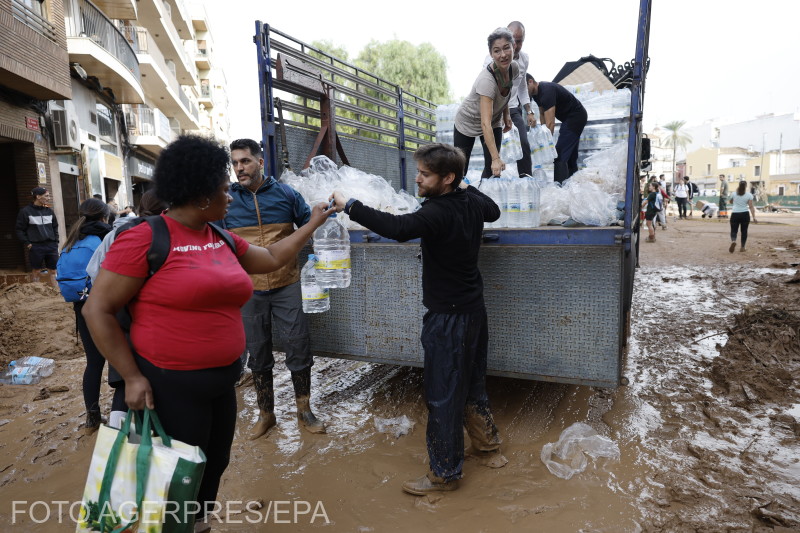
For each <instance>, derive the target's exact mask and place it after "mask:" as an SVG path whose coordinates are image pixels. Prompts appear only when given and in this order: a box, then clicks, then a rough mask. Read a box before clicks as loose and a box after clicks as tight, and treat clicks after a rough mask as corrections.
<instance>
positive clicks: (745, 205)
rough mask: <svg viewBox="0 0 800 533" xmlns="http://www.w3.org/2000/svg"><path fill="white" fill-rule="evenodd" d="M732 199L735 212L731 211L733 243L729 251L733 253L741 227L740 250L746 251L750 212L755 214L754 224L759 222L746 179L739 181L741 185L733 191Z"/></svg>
mask: <svg viewBox="0 0 800 533" xmlns="http://www.w3.org/2000/svg"><path fill="white" fill-rule="evenodd" d="M730 200H731V204H732V205H733V212H732V213H731V245H730V246H729V247H728V251H729V252H730V253H733V251H734V250H736V235H737V234H738V233H739V228H740V227H741V230H742V247H741V248H740V249H739V251H740V252H744V251H745V245H746V244H747V227H748V226H749V225H750V213H752V214H753V224H758V220H756V208H755V206H754V205H753V195H752V194H750V193H749V192H747V182H746V181H740V182H739V187H737V188H736V192H734V193H733V195H732V196H731V198H730ZM748 211H749V212H748Z"/></svg>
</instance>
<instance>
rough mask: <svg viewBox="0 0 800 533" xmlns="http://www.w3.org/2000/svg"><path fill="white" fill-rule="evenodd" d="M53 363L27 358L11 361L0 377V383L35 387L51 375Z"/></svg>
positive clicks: (32, 357)
mask: <svg viewBox="0 0 800 533" xmlns="http://www.w3.org/2000/svg"><path fill="white" fill-rule="evenodd" d="M54 368H55V361H53V360H52V359H48V358H46V357H35V356H28V357H23V358H22V359H20V360H18V361H11V362H10V363H9V364H8V368H7V369H6V371H5V372H4V373H3V375H2V376H0V383H4V384H7V385H35V384H36V383H39V382H40V381H41V380H42V378H43V377H47V376H49V375H51V374H52V373H53V369H54Z"/></svg>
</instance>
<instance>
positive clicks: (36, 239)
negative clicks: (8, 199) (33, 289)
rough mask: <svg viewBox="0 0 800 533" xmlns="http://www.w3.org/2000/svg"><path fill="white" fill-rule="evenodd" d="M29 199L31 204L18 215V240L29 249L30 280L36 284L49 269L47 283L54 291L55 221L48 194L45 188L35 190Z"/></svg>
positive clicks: (56, 237) (56, 242)
mask: <svg viewBox="0 0 800 533" xmlns="http://www.w3.org/2000/svg"><path fill="white" fill-rule="evenodd" d="M31 196H32V197H33V202H32V203H31V204H30V205H26V206H25V207H23V208H22V209H21V210H20V212H19V214H18V215H17V225H16V231H17V238H18V239H19V240H20V241H22V244H23V245H24V246H25V249H26V250H28V259H30V263H31V269H32V274H31V279H32V280H33V281H39V274H40V273H42V274H46V273H47V270H46V269H50V270H52V272H51V276H50V281H51V282H52V284H53V287H56V288H57V287H58V285H57V284H56V264H58V220H56V214H55V213H54V212H53V210H52V209H50V191H48V190H47V189H45V188H44V187H35V188H34V189H33V190H32V191H31ZM42 263H44V268H42ZM39 269H41V272H40V270H39Z"/></svg>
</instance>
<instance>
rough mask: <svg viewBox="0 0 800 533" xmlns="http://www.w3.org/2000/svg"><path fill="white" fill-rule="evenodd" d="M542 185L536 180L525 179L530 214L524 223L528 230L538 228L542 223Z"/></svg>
mask: <svg viewBox="0 0 800 533" xmlns="http://www.w3.org/2000/svg"><path fill="white" fill-rule="evenodd" d="M543 184H544V182H543V181H541V180H537V179H536V178H527V179H526V180H525V189H526V191H527V194H528V205H529V206H530V213H529V214H528V218H527V220H526V222H525V226H526V227H528V228H536V227H539V225H541V223H542V209H541V204H540V198H541V187H542V185H543Z"/></svg>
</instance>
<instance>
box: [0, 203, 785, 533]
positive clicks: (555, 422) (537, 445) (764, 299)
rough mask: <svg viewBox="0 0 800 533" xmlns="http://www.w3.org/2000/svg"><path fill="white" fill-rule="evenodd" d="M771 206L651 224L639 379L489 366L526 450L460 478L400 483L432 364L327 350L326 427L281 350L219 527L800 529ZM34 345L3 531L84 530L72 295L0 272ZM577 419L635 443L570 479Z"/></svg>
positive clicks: (415, 451)
mask: <svg viewBox="0 0 800 533" xmlns="http://www.w3.org/2000/svg"><path fill="white" fill-rule="evenodd" d="M759 219H760V220H762V221H763V222H765V223H762V224H759V225H751V237H750V242H749V243H748V247H747V248H748V251H747V252H746V253H739V252H738V251H737V252H735V253H734V254H730V253H728V250H727V243H728V239H727V231H728V226H727V224H726V223H725V222H723V221H717V220H713V221H708V220H699V219H693V220H688V221H674V220H672V219H671V220H670V224H669V228H668V229H667V230H666V231H662V230H658V239H657V242H656V243H653V244H650V243H642V245H641V256H640V258H641V260H640V264H641V267H640V269H639V270H638V271H637V274H636V276H637V277H636V288H635V295H634V304H633V311H632V323H631V337H630V341H629V344H628V351H627V356H626V363H625V365H626V366H625V375H626V376H627V377H628V378H629V380H630V385H629V386H627V387H621V388H620V389H617V390H603V389H594V388H590V387H581V386H572V385H562V384H554V383H544V382H528V381H519V380H512V379H506V378H494V377H490V378H489V379H488V390H489V395H490V399H491V401H492V407H493V411H494V414H495V419H496V422H497V425H498V427H499V428H500V430H501V432H502V435H503V438H504V445H503V448H502V450H503V453H504V455H505V456H506V457H507V458H508V459H509V463H508V465H507V466H505V467H504V468H500V469H491V468H487V467H486V466H484V465H482V464H481V460H480V459H478V458H468V460H467V462H466V464H465V467H464V474H465V477H464V480H463V482H462V486H461V488H460V489H459V490H458V491H456V492H453V493H445V494H443V495H437V496H432V497H419V498H417V497H412V496H408V495H406V494H404V493H402V492H401V490H400V484H401V483H402V482H403V481H404V480H405V479H408V478H411V477H417V476H419V475H421V474H423V473H424V472H425V470H426V460H427V456H426V451H425V431H424V429H425V418H426V416H425V405H424V401H423V397H422V375H421V371H420V370H419V369H411V368H401V367H392V366H384V365H373V364H369V363H360V362H353V361H343V360H332V359H319V360H317V363H316V365H315V367H314V388H315V391H316V394H315V397H314V399H313V405H314V407H315V410H316V412H317V414H318V416H320V417H321V418H323V419H325V420H326V422H327V423H328V425H329V431H328V434H327V435H310V434H308V433H305V432H301V431H300V430H298V427H297V424H296V422H295V420H294V406H293V397H292V388H291V382H290V380H289V376H288V372H287V371H286V370H285V367H283V365H282V362H281V357H280V355H278V360H279V363H278V366H277V368H279V369H280V370H279V371H278V372H277V374H276V396H277V398H276V403H277V415H278V427H276V428H275V429H273V430H272V431H271V432H270V433H269V434H268V435H267V437H265V438H262V439H260V440H258V441H255V442H251V441H248V440H247V439H246V435H247V432H248V428H249V426H250V425H251V424H252V423H253V421H254V420H255V418H256V414H255V407H254V400H255V394H254V391H253V389H252V388H244V389H240V390H239V395H240V404H239V407H240V412H239V424H238V427H237V437H236V439H235V441H234V445H233V450H232V458H231V461H232V462H231V466H230V467H229V469H228V471H227V473H226V476H225V478H224V480H223V485H222V487H221V490H220V495H219V499H220V501H221V502H222V503H223V505H226V506H227V509H223V510H222V511H221V512H220V513H219V515H220V518H222V519H223V522H220V523H215V530H217V531H231V532H233V531H236V532H239V531H259V532H260V531H317V530H323V531H337V532H339V531H343V532H349V531H352V532H383V531H397V532H406V531H444V532H459V533H460V532H492V533H493V532H505V531H509V532H512V531H514V532H516V531H543V532H545V531H555V532H560V531H565V532H571V531H583V532H590V531H596V532H600V531H603V532H635V531H646V532H651V531H652V532H660V531H679V532H682V531H708V532H717V531H736V532H739V531H742V532H745V531H758V532H767V531H800V440H798V437H799V436H800V424H799V423H798V422H799V421H800V387H798V383H797V376H798V370H799V369H800V283H790V281H791V280H792V279H793V278H795V279H797V278H798V276H795V273H796V272H797V269H798V265H797V264H798V263H800V215H796V216H792V215H759ZM22 355H45V356H49V357H54V358H55V359H56V360H57V370H56V373H55V374H54V375H53V376H52V377H50V378H47V379H45V380H44V381H43V382H42V383H41V384H39V385H34V386H5V385H0V531H12V532H13V531H20V532H23V531H37V532H40V531H44V532H48V531H69V530H72V529H73V528H74V526H73V525H72V524H71V523H70V522H69V516H68V514H69V513H68V511H69V506H70V503H71V502H74V501H77V500H79V499H80V496H81V493H82V490H83V484H84V482H85V477H86V472H87V469H88V463H89V459H90V456H91V451H92V447H93V444H94V437H84V436H83V433H82V430H81V427H80V425H81V423H82V420H83V417H84V410H83V402H82V398H81V393H80V376H81V372H82V369H83V359H82V356H81V352H80V346H79V344H77V343H76V339H75V333H74V316H73V314H72V309H71V307H70V306H69V305H68V304H65V303H63V301H61V300H60V298H59V296H58V294H57V293H56V292H55V291H53V290H52V289H50V288H49V287H46V286H44V285H42V284H27V285H16V286H5V287H0V360H1V361H3V364H5V362H7V361H8V360H10V359H13V358H17V357H20V356H22ZM43 388H44V389H47V390H48V391H49V392H47V391H46V392H45V393H44V394H41V389H43ZM59 388H61V389H64V388H67V389H68V390H66V391H61V392H59ZM37 396H44V397H43V398H42V399H35V397H37ZM103 398H104V401H105V403H106V405H108V404H109V403H110V392H109V389H107V388H105V389H104V393H103ZM402 415H406V416H407V417H408V418H409V419H410V420H411V421H412V422H414V427H413V429H412V430H411V432H410V433H409V434H407V435H403V436H399V437H397V436H394V435H391V434H386V433H381V432H379V431H378V430H377V429H376V424H375V422H376V418H395V417H400V416H402ZM575 422H586V423H588V424H589V425H591V426H592V427H593V428H594V429H596V430H597V431H598V432H599V433H600V434H601V435H604V436H606V437H608V438H610V439H611V440H612V441H613V442H615V443H616V444H617V445H618V446H619V449H620V459H619V460H618V461H613V460H611V461H609V460H604V459H598V460H597V461H591V460H590V462H589V467H588V468H587V469H586V470H585V471H584V472H582V473H579V474H576V475H575V476H574V477H572V478H571V479H569V480H564V479H561V478H558V477H556V476H554V475H553V474H551V473H550V472H549V471H548V469H547V468H546V467H545V466H544V464H543V463H542V461H541V459H540V454H541V450H542V447H543V445H545V444H546V443H550V442H555V441H556V440H557V439H558V437H559V435H560V434H561V432H562V431H563V430H564V429H566V428H567V427H569V426H571V425H572V424H573V423H575ZM15 501H16V502H17V503H16V504H15V503H14V502H15ZM36 501H40V502H46V503H47V505H45V503H42V504H36V505H34V506H32V502H36ZM57 501H63V502H65V503H62V504H61V509H62V514H61V515H59V514H58V504H54V503H53V502H57ZM20 502H27V503H20ZM48 509H49V511H50V516H49V519H48V520H45V518H47V517H46V511H47V510H48ZM15 511H16V512H15ZM36 521H43V523H41V524H37V523H36ZM254 522H258V523H254Z"/></svg>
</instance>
